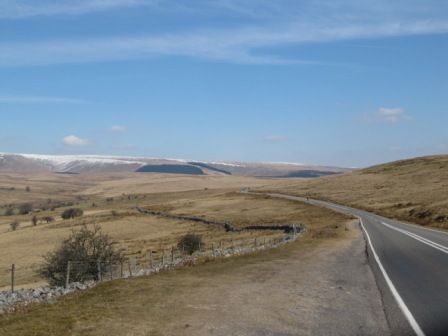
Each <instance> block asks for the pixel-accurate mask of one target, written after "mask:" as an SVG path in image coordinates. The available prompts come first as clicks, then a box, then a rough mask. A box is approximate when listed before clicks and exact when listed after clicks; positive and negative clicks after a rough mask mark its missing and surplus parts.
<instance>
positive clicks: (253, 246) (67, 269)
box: [4, 230, 298, 292]
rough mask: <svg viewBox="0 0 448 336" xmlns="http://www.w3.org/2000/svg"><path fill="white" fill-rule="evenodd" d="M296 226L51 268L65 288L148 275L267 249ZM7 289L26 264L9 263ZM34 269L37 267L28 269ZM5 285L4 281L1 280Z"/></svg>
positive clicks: (290, 237) (288, 238)
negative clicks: (275, 232) (269, 233)
mask: <svg viewBox="0 0 448 336" xmlns="http://www.w3.org/2000/svg"><path fill="white" fill-rule="evenodd" d="M297 234H298V231H297V230H294V231H293V232H292V233H289V234H285V235H283V236H282V237H256V238H251V239H243V240H233V239H231V240H227V241H224V240H221V241H219V242H211V243H207V245H205V244H202V245H200V246H199V248H198V250H197V251H195V252H194V253H192V254H189V253H188V251H187V249H186V248H185V247H183V246H182V247H180V248H179V247H178V246H173V247H171V248H162V249H158V250H154V249H148V250H147V251H146V254H145V256H144V257H141V256H140V257H136V256H132V255H131V256H128V257H126V258H125V259H123V260H120V261H114V262H110V261H107V260H92V259H87V260H70V261H67V263H66V264H64V265H55V267H54V268H53V272H54V274H55V278H56V280H57V282H58V284H59V285H63V286H65V287H66V288H68V287H69V286H70V284H71V283H75V282H76V283H78V282H79V283H83V282H88V281H95V282H101V281H110V280H115V279H123V278H129V277H135V276H143V275H150V274H153V273H158V272H160V271H162V270H166V269H172V268H175V267H179V266H183V265H191V264H194V263H195V262H196V261H197V260H198V259H200V258H220V257H221V258H222V257H230V256H234V255H242V254H247V253H251V252H255V251H258V250H264V249H270V248H274V247H277V246H280V245H283V244H285V243H288V242H292V241H294V240H295V239H296V237H297ZM8 272H10V275H11V276H10V291H11V292H14V291H15V290H16V282H17V279H18V278H22V274H21V273H22V272H23V273H26V272H28V274H29V272H30V269H29V268H23V269H22V268H19V267H17V264H12V265H11V267H10V269H9V270H8ZM32 272H34V273H37V269H34V270H32ZM4 285H7V284H4Z"/></svg>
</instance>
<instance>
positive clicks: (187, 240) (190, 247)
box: [177, 233, 204, 255]
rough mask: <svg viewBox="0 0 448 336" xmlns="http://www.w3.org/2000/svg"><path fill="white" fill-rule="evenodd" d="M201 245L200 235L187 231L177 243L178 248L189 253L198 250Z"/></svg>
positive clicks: (202, 244)
mask: <svg viewBox="0 0 448 336" xmlns="http://www.w3.org/2000/svg"><path fill="white" fill-rule="evenodd" d="M202 246H204V243H203V242H202V236H200V235H197V234H194V233H188V234H186V235H185V236H182V237H181V238H180V239H179V241H178V243H177V247H178V248H179V250H181V251H183V252H184V253H186V254H189V255H192V254H193V253H194V252H196V251H200V250H201V247H202Z"/></svg>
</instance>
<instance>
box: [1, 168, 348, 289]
mask: <svg viewBox="0 0 448 336" xmlns="http://www.w3.org/2000/svg"><path fill="white" fill-rule="evenodd" d="M141 176H143V179H142V177H141ZM2 178H3V179H6V180H7V179H8V176H6V177H5V176H3V177H2ZM109 178H110V179H111V181H105V180H104V179H105V177H104V176H102V177H101V178H99V179H98V181H97V182H96V181H95V177H94V176H93V175H88V176H86V178H85V179H83V178H82V176H80V175H75V176H68V177H67V179H66V176H65V175H63V177H60V176H59V175H58V176H56V177H54V176H48V175H47V176H43V175H41V176H39V177H32V176H25V178H24V181H25V182H24V181H22V180H20V183H22V184H23V185H25V184H26V185H30V187H31V192H30V193H27V192H26V191H23V193H24V195H25V196H29V197H30V198H29V199H27V200H31V201H32V202H33V203H34V204H39V202H40V201H41V199H39V198H33V195H34V192H33V190H39V192H41V193H42V194H43V195H45V197H47V196H49V195H51V196H52V199H54V200H59V197H61V199H65V200H72V201H73V203H74V204H73V206H76V207H80V208H82V209H83V210H84V216H83V217H82V218H80V219H76V220H68V221H63V220H62V219H61V218H60V215H61V213H62V212H63V211H64V209H66V208H67V206H65V207H61V208H56V209H54V210H51V209H49V210H45V211H40V212H39V213H36V214H35V215H37V216H38V217H39V218H40V217H43V216H47V215H48V216H54V217H55V218H56V222H54V223H50V224H42V223H40V224H39V225H37V226H32V223H31V218H32V216H33V215H31V214H30V215H14V216H1V217H0V288H7V287H8V286H9V282H10V278H9V277H10V275H9V269H10V267H11V264H12V263H14V264H16V269H17V272H16V283H17V285H18V287H31V286H35V285H37V284H42V282H43V280H42V279H40V278H39V277H38V276H37V275H36V272H35V270H36V269H37V267H38V265H39V264H40V263H41V262H42V256H43V255H45V254H46V253H48V252H49V251H51V250H53V249H54V248H55V247H56V246H57V245H58V244H59V243H60V242H61V241H62V240H63V239H64V238H65V237H67V236H68V235H69V234H70V232H71V230H73V229H76V228H78V227H79V226H80V225H83V224H87V225H89V224H99V225H100V226H101V227H102V228H103V231H105V232H106V233H108V234H109V235H110V236H111V237H112V238H113V239H114V240H116V241H117V242H118V243H119V245H120V247H122V248H123V249H125V251H126V252H125V253H126V255H127V256H129V257H135V258H136V259H137V261H138V262H141V263H144V262H146V257H147V251H148V250H152V251H161V250H164V249H166V250H167V249H170V248H171V247H172V246H175V245H176V243H177V241H178V239H179V237H180V236H181V235H183V234H186V233H189V232H195V233H198V234H201V235H202V236H203V239H204V241H205V245H206V246H210V245H211V244H212V243H213V244H218V243H220V242H221V241H222V244H223V245H224V246H225V247H226V246H230V245H236V246H238V245H240V244H244V242H245V241H247V240H250V239H251V240H253V239H254V238H256V237H257V238H258V237H268V238H273V237H278V236H281V235H283V233H282V232H280V231H262V232H256V231H243V232H234V233H226V232H225V231H224V230H223V229H222V228H221V227H217V226H213V225H205V224H199V223H194V222H191V221H182V220H170V219H166V218H159V217H155V216H148V215H142V214H139V213H138V212H137V211H136V210H135V207H136V205H139V206H148V207H149V208H155V209H161V210H169V211H171V212H173V213H177V214H189V215H198V216H202V217H204V218H207V219H214V220H219V221H228V222H230V223H232V224H234V225H235V226H237V227H238V226H247V225H254V224H305V225H306V226H307V228H308V229H309V233H310V234H311V235H312V236H314V237H317V236H332V235H335V234H336V233H335V232H338V230H340V229H341V227H340V226H338V225H335V223H338V222H340V221H343V220H344V219H345V218H346V217H344V216H342V215H337V214H335V213H332V212H330V211H328V210H325V209H319V208H316V207H311V206H309V205H305V204H300V203H297V202H291V201H287V200H279V199H270V198H267V197H264V196H253V195H247V194H240V193H238V192H236V191H237V190H238V189H239V188H240V187H241V186H242V183H243V181H246V179H245V178H235V180H232V179H233V177H225V180H224V179H223V180H221V179H219V178H215V177H213V178H208V177H206V178H204V177H199V179H196V177H193V178H192V177H189V176H186V177H180V176H166V175H163V176H160V175H153V174H148V175H139V176H137V177H135V176H131V177H129V174H116V175H111V176H109ZM32 179H33V180H34V181H35V183H34V184H31V182H30V180H32ZM129 179H130V180H131V182H129ZM81 180H82V181H81ZM198 180H199V182H198ZM15 181H19V180H16V179H11V180H10V185H15V184H14V183H15ZM126 181H128V182H129V187H128V188H127V189H126V183H128V182H126ZM137 181H138V182H139V183H140V184H142V186H141V188H140V189H138V190H140V191H146V192H147V193H140V194H137V193H136V189H135V184H134V183H137ZM144 181H146V183H147V184H144ZM163 181H165V183H166V188H165V189H167V190H168V191H169V192H161V191H163V189H164V188H163ZM251 181H252V179H249V182H248V183H246V184H244V186H246V185H251V184H250V182H251ZM45 183H48V190H47V189H46V188H45ZM95 183H98V185H97V186H92V185H94V184H95ZM261 183H266V180H257V182H256V183H255V184H261ZM22 184H21V185H20V186H22ZM111 185H114V187H113V189H110V186H111ZM154 185H157V188H156V187H154ZM204 185H205V186H206V187H204ZM67 186H70V187H67ZM65 187H67V188H68V190H69V192H66V193H65V191H64V192H62V191H60V190H65V189H64V188H65ZM224 187H225V188H224ZM103 188H104V189H103ZM17 189H18V185H16V190H17ZM59 189H60V190H59ZM58 190H59V191H58ZM93 190H95V192H94V193H92V191H93ZM148 191H149V192H151V193H148ZM70 192H76V197H73V196H72V197H71V198H70V195H69V194H70ZM86 192H87V193H88V194H89V195H86V194H85V193H86ZM29 194H31V195H29ZM123 194H124V195H123ZM112 195H113V196H112ZM45 197H43V196H42V199H46V198H45ZM112 197H113V198H112ZM19 203H21V202H19ZM93 205H94V206H93ZM113 212H114V213H113ZM13 220H18V221H19V222H20V227H19V229H18V230H17V231H11V229H10V226H9V224H10V223H11V222H12V221H13ZM157 257H160V254H156V255H155V258H156V259H157Z"/></svg>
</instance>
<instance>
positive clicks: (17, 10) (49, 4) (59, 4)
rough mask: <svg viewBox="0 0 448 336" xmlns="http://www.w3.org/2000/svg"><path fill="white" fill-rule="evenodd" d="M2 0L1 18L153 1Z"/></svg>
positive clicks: (83, 11)
mask: <svg viewBox="0 0 448 336" xmlns="http://www.w3.org/2000/svg"><path fill="white" fill-rule="evenodd" d="M36 2H37V1H36V0H0V19H24V18H29V17H35V16H53V15H79V14H88V13H92V12H99V11H105V10H112V9H118V8H125V7H134V6H140V5H145V4H150V3H153V2H154V1H148V0H146V1H145V0H76V1H73V0H58V1H51V0H46V1H39V3H38V4H36Z"/></svg>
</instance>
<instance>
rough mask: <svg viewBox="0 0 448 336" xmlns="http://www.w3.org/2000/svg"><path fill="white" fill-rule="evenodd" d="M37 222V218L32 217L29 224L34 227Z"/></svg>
mask: <svg viewBox="0 0 448 336" xmlns="http://www.w3.org/2000/svg"><path fill="white" fill-rule="evenodd" d="M38 221H39V219H38V218H37V216H33V218H31V223H32V224H33V226H36V225H37V222H38Z"/></svg>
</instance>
